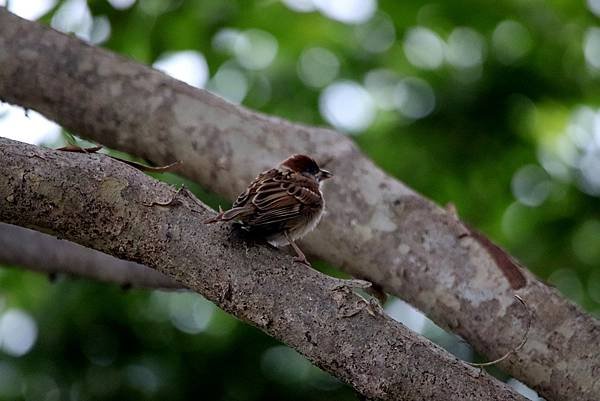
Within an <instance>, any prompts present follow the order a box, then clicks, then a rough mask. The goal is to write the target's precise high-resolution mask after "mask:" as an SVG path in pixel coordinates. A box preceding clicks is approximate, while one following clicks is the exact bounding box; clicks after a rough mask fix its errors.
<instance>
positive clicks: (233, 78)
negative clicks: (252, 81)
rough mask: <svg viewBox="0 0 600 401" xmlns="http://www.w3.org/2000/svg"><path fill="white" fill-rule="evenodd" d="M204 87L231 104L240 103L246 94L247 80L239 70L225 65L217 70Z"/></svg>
mask: <svg viewBox="0 0 600 401" xmlns="http://www.w3.org/2000/svg"><path fill="white" fill-rule="evenodd" d="M206 87H207V89H208V90H210V91H211V92H213V93H216V94H217V95H220V96H222V97H223V98H225V99H227V100H229V101H230V102H232V103H241V102H242V100H244V98H245V97H246V94H247V93H248V78H246V75H244V73H243V72H242V71H240V70H239V68H236V67H235V66H234V65H230V64H228V63H226V64H224V65H222V66H221V68H219V70H218V71H217V73H216V74H215V75H214V76H213V77H212V78H211V80H210V81H209V82H208V84H207V86H206Z"/></svg>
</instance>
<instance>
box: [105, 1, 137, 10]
mask: <svg viewBox="0 0 600 401" xmlns="http://www.w3.org/2000/svg"><path fill="white" fill-rule="evenodd" d="M108 2H109V3H110V5H111V6H112V7H113V8H114V9H116V10H126V9H128V8H130V7H131V6H132V5H134V4H135V0H108Z"/></svg>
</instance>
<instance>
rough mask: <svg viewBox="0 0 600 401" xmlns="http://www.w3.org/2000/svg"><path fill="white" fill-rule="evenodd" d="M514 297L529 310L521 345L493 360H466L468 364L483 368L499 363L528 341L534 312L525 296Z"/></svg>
mask: <svg viewBox="0 0 600 401" xmlns="http://www.w3.org/2000/svg"><path fill="white" fill-rule="evenodd" d="M514 297H515V298H517V299H518V300H519V302H521V304H523V306H524V307H525V310H526V311H527V315H528V317H529V318H528V319H527V329H525V334H524V335H523V339H522V340H521V342H520V343H519V345H517V346H516V347H515V348H513V349H512V350H510V351H508V352H507V353H506V354H504V355H502V356H501V357H500V358H498V359H495V360H493V361H490V362H482V363H476V362H466V361H465V362H466V363H467V364H469V365H471V366H475V367H480V368H483V367H486V366H492V365H496V364H497V363H500V362H502V361H503V360H505V359H506V358H508V357H509V356H511V355H513V354H516V353H517V352H519V351H520V350H521V349H522V348H523V347H524V346H525V343H526V342H527V338H528V337H529V329H531V321H532V320H533V312H532V311H531V309H530V308H529V306H527V304H526V303H525V301H524V300H523V298H521V297H520V296H519V295H517V294H515V296H514Z"/></svg>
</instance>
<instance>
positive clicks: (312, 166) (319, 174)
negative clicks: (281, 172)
mask: <svg viewBox="0 0 600 401" xmlns="http://www.w3.org/2000/svg"><path fill="white" fill-rule="evenodd" d="M281 167H283V168H287V169H290V170H292V171H294V172H296V173H300V174H303V175H306V176H308V177H312V178H314V179H316V180H317V181H318V182H321V181H323V180H326V179H328V178H331V177H333V174H331V173H330V172H329V171H327V170H323V169H322V168H320V167H319V165H318V164H317V162H315V161H314V160H313V159H312V158H311V157H308V156H306V155H293V156H290V157H288V158H287V159H285V160H284V161H282V162H281Z"/></svg>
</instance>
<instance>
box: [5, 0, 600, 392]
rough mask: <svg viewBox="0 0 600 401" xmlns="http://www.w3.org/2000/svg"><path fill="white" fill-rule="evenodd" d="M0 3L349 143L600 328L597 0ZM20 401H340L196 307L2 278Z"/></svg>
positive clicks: (43, 123) (32, 122) (46, 131)
mask: <svg viewBox="0 0 600 401" xmlns="http://www.w3.org/2000/svg"><path fill="white" fill-rule="evenodd" d="M0 5H5V6H6V5H7V6H8V7H9V9H10V10H11V11H12V12H14V13H16V14H18V15H20V16H22V17H23V18H27V19H30V20H39V21H41V22H42V23H44V24H48V25H51V26H52V27H54V28H55V29H58V30H60V31H63V32H72V33H73V34H75V35H77V36H78V37H80V38H82V39H83V40H86V41H88V42H90V43H92V44H95V45H99V46H103V47H106V48H108V49H111V50H113V51H115V52H118V53H120V54H123V55H126V56H127V57H130V58H133V59H135V60H138V61H139V62H142V63H145V64H149V65H153V66H154V67H155V68H157V69H160V70H163V71H165V72H166V73H167V74H170V75H172V76H174V77H176V78H178V79H180V80H183V81H185V82H187V83H189V84H190V85H193V86H196V87H199V88H205V89H207V90H209V91H211V92H214V93H216V94H218V95H220V96H222V97H224V98H226V99H228V100H229V101H230V102H233V103H239V104H243V105H245V106H247V107H249V108H252V109H255V110H260V111H262V112H265V113H268V114H272V115H276V116H281V117H284V118H287V119H290V120H292V121H298V122H303V123H306V124H312V125H327V126H332V127H334V128H336V129H338V130H340V131H343V132H345V133H347V135H349V136H351V137H352V138H353V139H354V140H355V142H356V143H357V144H358V145H359V146H360V147H361V148H362V150H363V151H364V152H365V153H366V154H368V155H369V156H370V157H371V158H372V159H373V160H374V161H375V162H376V163H377V164H378V165H379V166H381V167H382V168H383V169H384V170H386V171H387V172H388V173H389V174H392V175H394V176H396V177H398V178H399V179H400V180H402V181H404V182H405V183H407V184H408V185H409V186H411V187H412V188H414V189H416V190H418V191H419V192H421V193H423V194H424V195H426V196H427V197H429V198H431V199H433V200H435V201H436V202H438V203H440V204H442V205H444V204H446V203H448V202H452V203H454V204H455V205H456V207H457V209H458V212H459V214H460V215H461V217H463V218H464V219H465V220H466V221H468V222H469V223H470V224H471V225H473V226H475V227H478V228H479V229H480V230H482V231H483V232H485V233H486V234H488V235H489V236H490V237H491V238H493V239H494V240H495V241H496V242H498V243H500V244H502V245H503V246H504V247H505V248H507V249H508V250H509V251H510V252H511V253H512V254H513V255H515V256H516V257H518V258H519V259H520V260H521V261H522V262H524V263H525V264H526V265H527V266H528V267H529V268H530V269H531V270H532V271H534V272H535V273H536V274H537V275H538V276H539V277H540V278H541V279H543V280H545V281H547V282H548V283H550V284H552V285H554V286H556V287H557V288H558V289H559V290H560V291H561V292H562V293H563V294H564V295H565V296H566V297H568V298H570V299H571V300H573V301H574V302H576V303H578V304H579V305H581V306H582V307H583V308H584V309H586V310H587V311H588V312H590V313H592V314H594V315H596V316H600V202H599V201H600V199H599V196H600V108H599V106H600V97H599V95H598V93H600V91H599V90H600V19H599V18H600V0H587V2H585V1H566V0H548V1H542V0H501V1H496V2H493V4H490V3H482V2H480V1H475V0H454V1H452V2H444V1H438V2H424V1H415V0H404V1H396V0H379V1H377V0H262V1H247V0H237V1H236V0H203V1H202V0H170V1H169V0H137V1H136V0H108V1H100V0H98V1H88V2H86V1H84V0H66V1H57V0H12V1H9V2H8V4H7V1H6V0H0ZM492 5H493V6H492ZM73 134H81V135H83V136H84V135H85V133H73ZM0 135H2V136H7V137H11V138H14V139H17V140H21V141H25V142H30V143H38V144H46V145H49V146H56V145H58V144H60V143H64V142H65V141H66V140H67V139H68V138H69V134H66V133H64V132H63V131H61V128H60V127H59V126H57V125H56V124H54V123H52V122H50V121H47V120H46V119H45V118H43V117H42V116H40V115H39V114H37V113H35V112H32V111H30V112H29V113H28V115H25V113H24V111H23V110H22V109H20V108H17V107H12V106H9V105H7V104H0ZM159 178H161V179H166V180H167V181H170V182H173V183H179V182H182V180H181V179H180V178H178V177H176V176H174V175H169V174H167V175H162V176H160V177H159ZM188 184H189V185H193V184H191V183H188ZM192 188H193V189H194V190H195V192H196V193H197V194H198V195H199V196H201V197H202V198H203V199H205V200H207V201H208V202H212V204H213V205H214V202H215V198H214V197H211V196H210V194H206V193H204V192H202V190H201V188H199V187H197V186H193V187H192ZM319 267H320V268H322V269H324V270H325V271H327V272H329V273H333V272H335V270H334V268H333V267H331V266H327V265H325V264H323V263H321V264H319ZM337 274H339V273H337ZM386 310H387V311H388V313H390V314H391V315H392V316H393V317H394V318H396V319H398V320H400V321H402V322H404V323H405V324H407V325H408V326H409V327H411V328H412V329H413V330H416V331H418V332H420V333H422V334H424V335H426V336H428V337H429V338H431V339H433V340H434V341H436V342H437V343H439V344H441V345H442V346H444V347H446V348H447V349H448V350H450V351H451V352H453V353H455V354H456V355H458V356H459V357H461V358H463V359H467V360H474V359H477V358H478V357H477V356H476V355H474V354H473V352H472V350H471V349H470V348H469V347H468V345H467V344H465V343H464V342H463V341H461V340H460V339H458V338H456V337H454V336H452V335H449V334H446V333H445V332H443V331H442V330H441V329H439V328H438V327H437V326H435V325H434V324H433V323H432V322H430V321H429V320H428V319H426V318H425V317H423V316H422V315H421V314H419V313H418V312H416V311H414V310H413V309H412V308H410V307H409V306H407V305H406V304H404V303H403V302H401V301H399V300H396V299H392V300H390V301H389V302H388V304H387V305H386ZM492 373H493V374H495V375H497V376H498V377H500V378H501V379H503V380H507V381H508V382H509V383H510V384H511V385H512V386H514V387H515V388H517V389H518V390H519V391H520V392H522V393H523V394H525V395H526V396H527V397H529V398H530V399H532V400H537V399H538V396H537V395H536V393H535V392H534V391H532V390H530V389H528V388H527V387H525V386H524V385H522V384H521V383H519V382H518V381H516V380H514V379H511V378H510V377H507V376H506V375H504V374H503V373H502V372H499V371H497V370H493V369H492ZM21 399H24V400H36V401H39V400H42V401H43V400H90V399H95V400H123V399H148V400H165V399H169V400H189V399H207V400H281V399H285V400H355V399H357V398H356V396H355V395H354V393H353V392H352V390H351V389H350V388H348V387H346V386H345V385H343V384H341V383H340V382H339V381H337V380H336V379H334V378H332V377H331V376H329V375H328V374H326V373H324V372H322V371H320V370H319V369H317V368H315V367H313V366H312V365H311V364H310V363H309V362H307V361H306V360H305V359H304V358H303V357H301V356H299V355H298V354H297V353H296V352H295V351H293V350H291V349H289V348H287V347H285V346H283V345H282V344H280V343H277V342H276V341H274V340H272V339H270V338H269V337H267V336H266V335H263V334H262V333H261V332H259V331H258V330H256V329H254V328H252V327H249V326H247V325H245V324H242V323H240V322H238V321H237V320H235V319H234V318H232V317H230V316H228V315H226V314H225V313H223V312H222V311H220V310H219V309H217V308H215V307H214V306H213V305H212V304H211V303H209V302H208V301H206V300H204V299H202V298H201V297H199V296H196V295H193V294H187V293H168V292H160V291H144V290H128V291H125V290H123V289H120V288H118V287H116V286H114V285H104V284H98V283H94V282H89V281H85V280H77V279H72V278H67V277H59V278H58V280H55V281H50V280H48V278H47V277H44V276H40V275H38V274H35V273H30V272H25V271H22V270H20V269H15V268H10V267H9V266H6V268H2V269H0V400H21Z"/></svg>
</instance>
